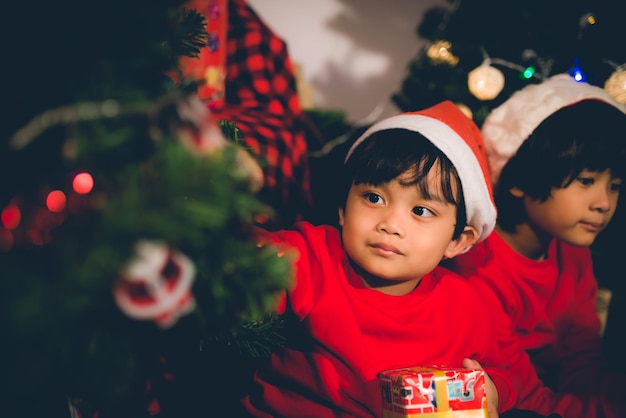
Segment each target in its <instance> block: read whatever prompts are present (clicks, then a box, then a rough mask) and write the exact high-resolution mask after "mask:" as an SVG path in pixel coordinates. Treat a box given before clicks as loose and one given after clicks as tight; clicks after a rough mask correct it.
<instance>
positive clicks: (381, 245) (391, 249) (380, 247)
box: [370, 243, 403, 255]
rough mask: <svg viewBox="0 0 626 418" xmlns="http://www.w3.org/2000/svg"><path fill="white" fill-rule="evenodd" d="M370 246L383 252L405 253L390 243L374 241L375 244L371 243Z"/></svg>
mask: <svg viewBox="0 0 626 418" xmlns="http://www.w3.org/2000/svg"><path fill="white" fill-rule="evenodd" d="M370 246H371V247H372V248H374V249H375V250H378V251H379V252H381V253H394V254H398V255H403V253H402V251H400V250H399V249H397V248H396V247H394V246H393V245H390V244H385V243H374V244H371V245H370Z"/></svg>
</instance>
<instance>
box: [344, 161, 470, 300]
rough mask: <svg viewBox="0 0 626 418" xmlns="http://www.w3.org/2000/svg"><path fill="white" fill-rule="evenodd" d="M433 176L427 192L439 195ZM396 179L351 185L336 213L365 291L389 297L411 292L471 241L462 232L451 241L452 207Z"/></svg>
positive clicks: (431, 175)
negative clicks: (384, 294) (376, 184)
mask: <svg viewBox="0 0 626 418" xmlns="http://www.w3.org/2000/svg"><path fill="white" fill-rule="evenodd" d="M436 171H437V170H436V169H434V168H433V169H432V170H431V171H430V173H429V174H428V182H429V185H430V188H429V190H431V191H435V190H438V187H437V186H438V181H439V179H438V177H437V176H436V174H435V172H436ZM405 176H406V174H403V175H401V176H400V177H399V178H404V177H405ZM399 178H396V179H394V180H393V181H391V182H390V183H387V184H384V185H379V186H377V187H374V186H372V185H368V184H359V185H354V184H353V185H352V187H351V188H350V191H349V192H348V196H347V198H346V205H345V209H339V224H340V225H341V226H342V239H343V246H344V248H345V250H346V253H347V254H348V256H349V257H350V259H351V260H352V261H353V262H354V263H356V264H357V266H358V267H359V268H360V269H362V270H363V271H362V272H361V273H362V274H361V276H362V279H363V280H364V281H365V284H366V285H367V286H369V287H376V288H377V289H378V290H380V291H382V292H384V293H389V294H405V293H408V292H410V291H411V290H413V289H414V288H415V286H416V285H417V283H418V282H419V280H420V279H421V277H422V276H423V275H424V274H426V273H429V272H430V271H432V270H433V269H434V268H435V266H436V265H437V264H438V263H439V262H440V261H441V259H442V258H443V257H444V256H446V257H449V258H451V257H454V256H455V255H457V254H458V253H459V252H461V251H462V250H463V249H465V248H466V247H467V246H469V245H471V244H472V243H473V242H474V241H475V239H476V233H475V229H474V228H471V227H467V228H466V230H467V231H466V232H464V233H463V234H461V237H460V238H459V239H457V240H454V241H453V240H452V235H453V232H454V227H455V223H456V206H455V205H453V204H450V203H448V202H446V201H445V200H444V199H443V198H440V199H439V198H437V195H436V194H434V193H433V196H431V198H430V199H426V198H424V197H423V196H421V193H420V191H419V188H418V186H409V187H407V186H402V185H401V184H400V182H399V180H398V179H399Z"/></svg>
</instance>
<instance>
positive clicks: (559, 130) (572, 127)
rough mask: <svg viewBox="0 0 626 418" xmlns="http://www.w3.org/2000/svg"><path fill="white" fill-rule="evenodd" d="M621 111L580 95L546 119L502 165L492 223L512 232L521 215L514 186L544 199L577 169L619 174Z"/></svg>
mask: <svg viewBox="0 0 626 418" xmlns="http://www.w3.org/2000/svg"><path fill="white" fill-rule="evenodd" d="M625 155H626V115H625V114H624V113H622V112H621V111H619V110H618V109H616V108H615V107H614V106H612V105H610V104H607V103H605V102H602V101H599V100H583V101H580V102H578V103H576V104H573V105H571V106H567V107H564V108H562V109H559V110H558V111H556V112H555V113H553V114H552V115H550V116H549V117H548V118H546V119H545V120H544V121H543V122H542V123H541V124H540V125H539V126H537V128H536V129H535V130H534V131H533V133H532V134H530V136H529V137H528V139H527V140H526V141H525V142H524V143H523V144H522V145H521V146H520V148H519V149H518V150H517V153H516V154H515V155H514V156H513V157H512V158H511V159H510V160H509V161H508V163H507V164H506V165H505V166H504V168H503V169H502V174H501V175H500V180H499V182H498V184H497V185H496V187H495V191H494V200H495V202H496V207H497V208H498V225H500V227H501V228H502V229H504V230H505V231H509V232H514V229H515V226H516V225H518V224H520V223H522V222H523V221H524V220H525V219H526V214H525V212H524V206H523V202H522V200H521V199H519V198H516V197H515V196H513V195H512V194H511V193H510V190H511V189H512V188H514V187H517V188H519V189H520V190H522V191H523V192H524V194H525V195H526V196H528V197H530V198H532V199H537V200H539V201H541V202H545V201H546V200H547V199H548V198H549V197H550V195H551V192H552V190H553V189H555V188H557V189H558V188H562V187H567V186H568V185H570V184H571V183H572V181H574V180H575V179H576V177H578V175H579V174H580V173H581V172H582V171H583V170H589V171H592V172H602V171H605V170H610V172H611V175H612V176H613V177H615V178H620V179H623V178H624V163H625V162H626V159H625Z"/></svg>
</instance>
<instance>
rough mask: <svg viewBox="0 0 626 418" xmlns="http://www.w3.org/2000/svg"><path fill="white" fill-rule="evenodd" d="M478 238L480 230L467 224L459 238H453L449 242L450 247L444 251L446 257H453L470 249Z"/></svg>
mask: <svg viewBox="0 0 626 418" xmlns="http://www.w3.org/2000/svg"><path fill="white" fill-rule="evenodd" d="M476 240H478V231H477V230H476V228H474V227H473V226H469V225H468V226H466V227H465V229H464V230H463V232H461V235H460V236H459V237H458V238H457V239H453V240H451V241H450V244H448V248H447V249H446V251H445V252H444V253H443V256H444V258H453V257H456V256H457V255H459V254H461V253H464V252H465V251H467V250H469V249H470V247H471V246H472V245H474V243H475V242H476Z"/></svg>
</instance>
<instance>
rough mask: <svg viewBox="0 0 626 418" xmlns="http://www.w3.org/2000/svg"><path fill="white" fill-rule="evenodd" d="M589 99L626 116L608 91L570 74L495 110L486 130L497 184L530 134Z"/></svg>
mask: <svg viewBox="0 0 626 418" xmlns="http://www.w3.org/2000/svg"><path fill="white" fill-rule="evenodd" d="M585 99H595V100H600V101H604V102H606V103H609V104H611V105H613V106H615V107H616V108H618V109H620V110H621V111H622V112H624V113H626V105H623V104H621V103H619V102H618V101H616V100H615V99H614V98H613V97H611V95H609V93H607V92H606V91H605V90H604V89H602V88H600V87H597V86H593V85H591V84H588V83H584V82H578V81H576V80H575V79H574V78H573V77H571V76H570V75H569V74H558V75H555V76H553V77H551V78H549V79H547V80H546V81H543V82H542V83H539V84H531V85H529V86H526V87H524V88H523V89H521V90H519V91H517V92H515V93H513V95H511V97H510V98H509V99H508V100H507V101H505V102H504V103H503V104H501V105H500V106H498V107H496V108H495V109H493V110H492V111H491V112H490V113H489V115H488V116H487V118H486V119H485V122H484V123H483V127H482V134H483V138H484V140H485V148H486V150H487V157H488V159H489V168H490V170H491V178H492V182H493V184H496V183H497V182H498V179H499V178H500V172H501V171H502V168H503V167H504V166H505V165H506V163H507V162H508V161H509V160H510V159H511V157H513V155H515V153H516V152H517V150H518V148H519V147H520V146H521V145H522V143H523V142H524V141H526V139H527V138H528V137H529V136H530V134H531V133H532V132H533V131H534V130H535V129H536V128H537V126H539V125H540V124H541V122H543V121H544V120H546V119H547V118H548V117H549V116H550V115H552V114H553V113H555V112H556V111H557V110H559V109H562V108H564V107H567V106H570V105H572V104H574V103H577V102H580V101H581V100H585Z"/></svg>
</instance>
